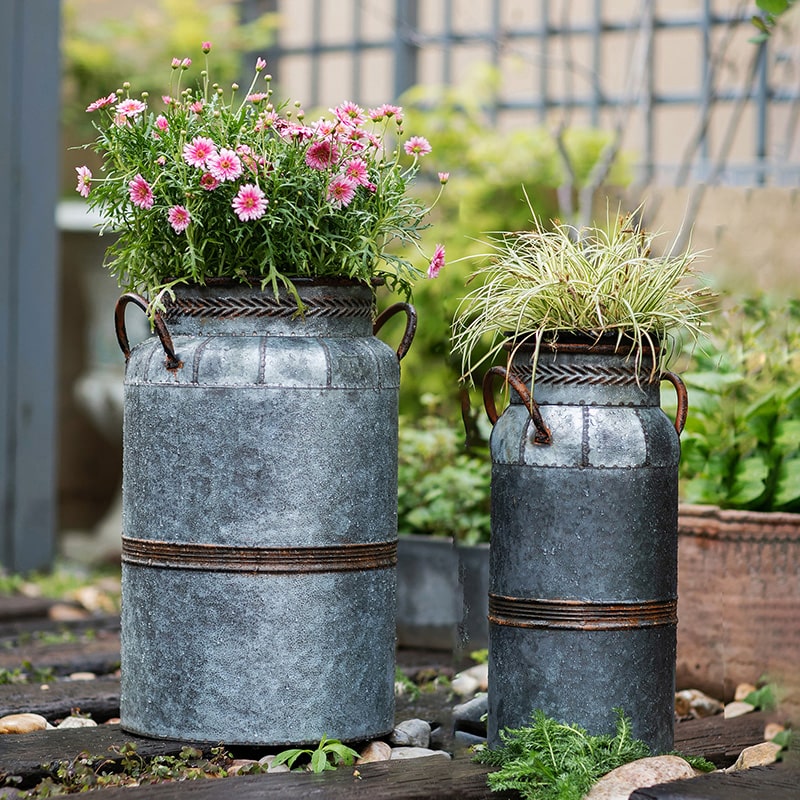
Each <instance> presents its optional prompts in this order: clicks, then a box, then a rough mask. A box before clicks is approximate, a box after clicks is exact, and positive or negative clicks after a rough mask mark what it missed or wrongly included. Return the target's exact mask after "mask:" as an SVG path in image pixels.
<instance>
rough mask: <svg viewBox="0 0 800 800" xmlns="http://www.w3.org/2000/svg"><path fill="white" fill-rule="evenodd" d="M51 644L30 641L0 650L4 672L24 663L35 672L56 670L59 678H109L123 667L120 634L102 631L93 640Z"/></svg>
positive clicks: (1, 665)
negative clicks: (86, 675)
mask: <svg viewBox="0 0 800 800" xmlns="http://www.w3.org/2000/svg"><path fill="white" fill-rule="evenodd" d="M78 638H79V640H78V641H68V642H64V643H56V644H51V643H48V642H47V641H46V640H45V641H30V642H24V643H22V644H19V645H18V646H17V647H14V648H12V649H9V650H0V668H3V669H9V670H13V669H17V668H19V667H20V665H21V664H23V663H24V662H27V663H30V665H31V666H32V667H33V668H35V669H52V670H53V672H54V673H55V674H56V675H69V674H70V673H72V672H84V671H87V672H94V673H96V674H98V675H107V674H108V673H111V672H114V671H115V670H116V669H117V668H118V667H119V633H118V632H117V631H114V630H100V631H97V632H96V633H95V635H94V636H93V637H91V638H87V637H78Z"/></svg>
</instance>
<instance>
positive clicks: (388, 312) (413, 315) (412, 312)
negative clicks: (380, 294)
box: [372, 303, 417, 361]
mask: <svg viewBox="0 0 800 800" xmlns="http://www.w3.org/2000/svg"><path fill="white" fill-rule="evenodd" d="M400 311H403V312H404V313H405V315H406V329H405V332H404V333H403V338H402V339H401V340H400V346H399V347H398V348H397V360H398V361H402V359H403V356H405V354H406V353H407V352H408V351H409V348H410V347H411V342H413V341H414V334H415V333H416V332H417V310H416V309H415V308H414V306H412V305H411V304H410V303H395V304H394V305H391V306H389V307H388V308H386V309H384V310H383V311H382V312H381V313H380V314H379V315H378V318H377V319H376V320H375V324H374V325H373V326H372V333H373V334H377V333H378V331H379V330H380V329H381V328H382V327H383V325H384V323H385V322H386V320H387V319H389V318H390V317H393V316H394V315H395V314H397V313H398V312H400Z"/></svg>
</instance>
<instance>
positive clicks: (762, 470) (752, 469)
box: [728, 455, 769, 505]
mask: <svg viewBox="0 0 800 800" xmlns="http://www.w3.org/2000/svg"><path fill="white" fill-rule="evenodd" d="M768 475H769V467H768V466H767V463H766V461H765V460H764V458H763V456H760V455H754V456H750V457H749V458H743V459H742V460H741V461H740V462H739V463H738V464H737V465H736V472H735V473H734V482H733V488H732V490H731V493H730V495H729V497H728V500H730V501H731V502H732V503H737V504H742V505H747V504H749V503H753V502H755V501H756V500H758V498H759V497H761V495H762V494H764V489H765V483H766V480H767V476H768Z"/></svg>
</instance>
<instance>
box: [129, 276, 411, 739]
mask: <svg viewBox="0 0 800 800" xmlns="http://www.w3.org/2000/svg"><path fill="white" fill-rule="evenodd" d="M296 286H297V288H298V290H299V293H300V297H301V298H302V301H303V304H304V306H305V311H304V315H303V316H299V315H298V314H297V302H296V299H295V298H294V297H293V296H291V295H290V294H288V293H287V292H284V291H281V295H280V298H279V299H276V297H275V295H274V294H273V293H272V292H271V291H270V290H268V291H265V292H262V291H259V290H258V289H253V288H250V287H247V286H244V285H241V284H221V285H219V286H208V287H177V288H176V290H175V293H176V298H175V300H174V301H171V302H168V303H167V305H166V310H165V312H164V313H163V315H160V316H158V317H157V318H156V324H155V331H156V333H157V334H158V335H157V336H153V337H150V338H149V339H148V340H146V341H144V342H142V343H140V344H138V345H137V346H136V347H134V348H133V349H130V347H129V345H128V340H127V335H126V332H125V307H126V305H128V304H129V303H134V304H135V305H138V306H139V307H142V308H144V307H145V305H144V301H143V300H142V298H139V297H138V296H136V295H131V294H127V295H123V296H122V297H121V298H120V300H119V301H118V303H117V309H116V324H117V335H118V339H119V342H120V346H121V348H122V350H123V353H124V354H125V357H126V362H127V366H126V376H125V411H124V456H123V458H124V464H123V540H122V545H123V549H122V579H123V584H122V686H121V701H120V708H121V724H122V727H123V728H124V729H126V730H127V731H130V732H131V733H136V734H141V735H144V736H150V737H155V738H178V739H185V740H192V741H201V742H224V743H226V744H244V745H256V744H257V745H281V744H290V743H308V742H315V741H318V740H319V738H320V737H321V736H322V735H323V734H325V735H327V736H329V737H335V738H339V739H341V740H345V741H353V740H362V739H369V738H374V737H377V736H381V735H384V734H386V733H387V732H389V731H391V729H392V727H393V724H394V691H393V690H394V658H395V603H396V562H397V410H398V409H397V406H398V387H399V364H398V361H399V359H400V358H401V357H402V356H403V355H404V354H405V352H406V350H407V349H408V347H409V346H410V343H411V339H412V338H413V333H414V327H415V323H416V315H415V313H414V310H413V308H412V307H411V306H409V305H407V304H405V303H398V304H396V305H395V306H393V307H391V308H390V309H387V311H386V312H384V314H383V315H382V316H381V317H380V318H379V319H378V320H377V321H376V322H375V326H374V327H375V331H377V329H378V328H379V327H380V326H381V325H382V324H383V322H384V321H385V319H386V318H387V317H388V316H391V315H392V314H394V313H395V312H396V311H400V310H402V311H405V312H406V314H407V325H406V333H405V336H404V338H403V342H402V344H401V346H400V349H399V350H398V351H397V353H395V352H394V351H393V350H392V349H391V348H390V347H389V346H387V345H386V344H384V343H383V342H381V341H380V340H379V339H377V338H375V337H374V335H373V307H374V298H373V292H372V289H371V288H370V287H369V286H367V285H364V284H357V283H354V282H351V281H330V282H321V281H317V282H311V281H308V282H305V283H304V282H303V281H297V282H296Z"/></svg>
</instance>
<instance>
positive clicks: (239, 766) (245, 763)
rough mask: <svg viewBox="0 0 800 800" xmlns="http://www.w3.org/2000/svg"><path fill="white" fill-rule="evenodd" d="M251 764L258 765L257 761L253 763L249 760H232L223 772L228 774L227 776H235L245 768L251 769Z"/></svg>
mask: <svg viewBox="0 0 800 800" xmlns="http://www.w3.org/2000/svg"><path fill="white" fill-rule="evenodd" d="M253 764H258V761H254V760H253V759H251V758H234V759H233V761H232V762H231V763H230V764H229V765H228V766H227V767H226V768H225V771H226V772H227V773H228V775H237V774H238V773H240V772H241V771H242V770H243V769H244V768H245V767H252V766H253Z"/></svg>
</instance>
